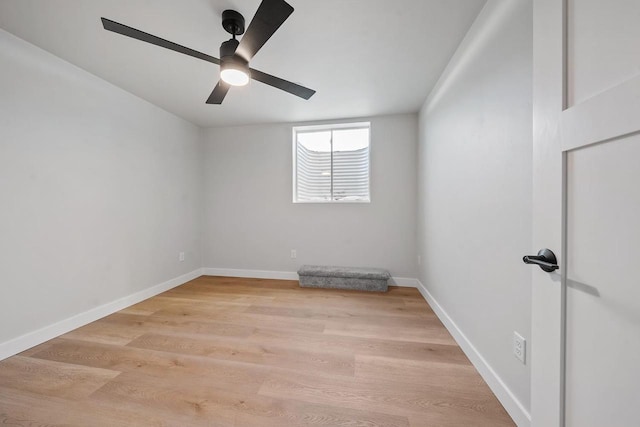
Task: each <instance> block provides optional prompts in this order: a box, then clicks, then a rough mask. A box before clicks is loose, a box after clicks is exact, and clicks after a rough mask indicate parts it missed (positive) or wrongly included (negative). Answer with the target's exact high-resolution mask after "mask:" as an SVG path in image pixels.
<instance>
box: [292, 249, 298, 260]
mask: <svg viewBox="0 0 640 427" xmlns="http://www.w3.org/2000/svg"><path fill="white" fill-rule="evenodd" d="M291 258H292V259H295V258H298V251H296V250H295V249H291Z"/></svg>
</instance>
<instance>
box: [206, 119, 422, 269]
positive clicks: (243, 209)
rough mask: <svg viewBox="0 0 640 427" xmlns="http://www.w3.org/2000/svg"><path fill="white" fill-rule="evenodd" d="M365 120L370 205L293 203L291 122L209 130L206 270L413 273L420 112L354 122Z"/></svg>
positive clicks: (207, 149) (207, 146) (207, 150)
mask: <svg viewBox="0 0 640 427" xmlns="http://www.w3.org/2000/svg"><path fill="white" fill-rule="evenodd" d="M365 120H370V121H371V203H349V204H294V203H292V141H291V140H292V135H291V127H292V126H293V124H275V125H260V126H243V127H229V128H214V129H209V130H208V131H207V132H206V134H205V141H206V142H205V143H206V147H205V188H206V195H205V221H204V224H205V226H204V262H203V265H204V267H210V268H225V269H228V268H231V269H249V270H266V271H281V272H292V271H293V272H294V271H297V269H298V267H299V266H300V265H302V264H324V265H347V266H372V267H381V268H387V269H389V271H390V272H391V274H392V275H393V276H397V277H416V261H415V260H416V257H415V231H416V226H415V224H416V223H415V216H416V203H415V195H416V161H415V156H416V144H417V138H418V137H417V129H418V126H417V116H416V115H415V114H412V115H397V116H383V117H374V118H370V119H366V118H365V119H362V118H358V119H354V120H353V121H365ZM305 124H307V123H305ZM291 249H296V250H297V254H298V257H297V259H291V258H290V252H291Z"/></svg>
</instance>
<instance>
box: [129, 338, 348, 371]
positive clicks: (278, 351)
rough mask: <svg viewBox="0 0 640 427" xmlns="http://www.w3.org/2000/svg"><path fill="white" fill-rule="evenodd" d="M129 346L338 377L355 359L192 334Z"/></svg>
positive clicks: (140, 340) (149, 339)
mask: <svg viewBox="0 0 640 427" xmlns="http://www.w3.org/2000/svg"><path fill="white" fill-rule="evenodd" d="M128 346H130V347H136V348H144V349H151V350H159V351H166V352H171V353H182V354H192V355H197V356H206V357H209V358H213V359H217V360H228V361H236V362H244V363H251V364H255V365H262V366H273V367H278V368H284V369H290V370H298V371H300V370H301V371H306V370H316V371H320V372H326V373H333V374H337V375H348V376H353V374H354V369H355V368H354V364H355V360H354V357H353V355H350V354H334V353H331V352H323V351H313V352H310V351H306V350H304V349H292V348H289V347H284V346H274V345H269V344H268V343H265V344H255V343H251V342H247V341H245V340H233V339H222V338H218V339H215V340H212V339H208V338H204V337H199V336H195V335H192V336H187V335H182V336H175V335H163V334H155V333H150V334H145V335H143V336H141V337H139V338H137V339H135V340H134V341H132V342H131V343H129V345H128Z"/></svg>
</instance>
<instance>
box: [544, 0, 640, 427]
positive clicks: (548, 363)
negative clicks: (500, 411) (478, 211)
mask: <svg viewBox="0 0 640 427" xmlns="http://www.w3.org/2000/svg"><path fill="white" fill-rule="evenodd" d="M638 22H640V1H638V0H611V1H607V2H604V1H601V0H564V1H563V0H534V79H533V80H534V105H533V111H534V131H533V134H534V148H533V151H534V168H533V170H534V172H533V195H534V197H533V218H534V227H533V241H534V243H535V246H534V247H532V248H531V250H532V251H536V250H538V249H540V248H542V247H548V248H550V249H552V250H554V251H556V253H557V252H558V251H557V249H559V246H560V245H559V244H558V241H559V240H561V241H562V245H561V246H562V248H561V250H560V251H559V252H560V257H559V264H560V267H561V270H560V278H559V279H560V280H558V277H557V276H554V273H547V274H544V273H542V272H541V271H539V270H535V269H534V271H533V273H532V274H533V276H532V277H533V281H532V282H533V284H532V286H533V289H532V348H531V355H532V370H531V372H532V379H531V384H532V390H531V396H532V401H531V406H532V413H531V417H532V425H533V426H540V427H558V426H565V425H566V426H570V427H574V426H579V427H591V426H593V427H600V426H607V427H609V426H612V427H616V426H620V427H627V426H636V425H639V424H638V416H637V412H638V408H640V364H638V360H640V359H639V357H640V42H639V40H640V25H638V24H637V23H638ZM559 163H561V164H562V167H558V164H559Z"/></svg>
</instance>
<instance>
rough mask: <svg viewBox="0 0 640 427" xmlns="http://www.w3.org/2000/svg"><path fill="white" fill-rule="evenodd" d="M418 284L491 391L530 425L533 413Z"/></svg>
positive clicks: (521, 421) (524, 426) (515, 417)
mask: <svg viewBox="0 0 640 427" xmlns="http://www.w3.org/2000/svg"><path fill="white" fill-rule="evenodd" d="M416 285H417V288H418V291H420V293H421V294H422V296H423V297H424V299H425V300H427V302H428V303H429V305H430V306H431V308H432V309H433V311H434V312H435V313H436V315H437V316H438V318H439V319H440V321H441V322H442V323H443V324H444V326H445V327H446V328H447V330H448V331H449V333H451V335H452V336H453V338H454V339H455V340H456V342H457V343H458V345H459V346H460V348H462V351H464V354H466V355H467V357H468V358H469V360H470V361H471V363H473V366H474V367H475V368H476V369H477V370H478V372H479V373H480V375H481V376H482V378H483V379H484V380H485V382H486V383H487V384H488V385H489V388H490V389H491V391H493V393H494V394H495V395H496V397H497V398H498V400H499V401H500V403H502V406H504V408H505V409H506V410H507V412H508V413H509V415H510V416H511V418H513V420H514V421H515V423H516V424H517V425H518V426H519V427H528V426H530V425H531V414H530V413H529V411H527V409H526V408H525V407H524V406H523V405H522V403H521V402H520V401H519V400H518V398H517V397H516V396H515V395H514V394H513V392H512V391H511V390H510V389H509V387H507V385H506V384H505V383H504V381H502V379H501V378H500V377H499V376H498V374H497V373H496V371H494V370H493V368H492V367H491V365H489V363H488V362H487V361H486V359H485V358H484V357H483V356H482V354H480V352H479V351H478V350H477V349H476V348H475V346H474V345H473V344H472V343H471V341H469V339H468V338H467V336H466V335H465V334H464V333H463V332H462V330H460V328H459V327H458V325H456V323H455V322H454V321H453V319H451V317H449V315H448V314H447V312H446V311H445V310H444V308H442V306H441V305H440V304H439V303H438V301H436V299H435V298H434V297H433V295H431V293H430V292H429V291H428V290H427V288H426V287H425V286H424V285H423V284H422V282H420V281H419V280H416Z"/></svg>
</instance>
